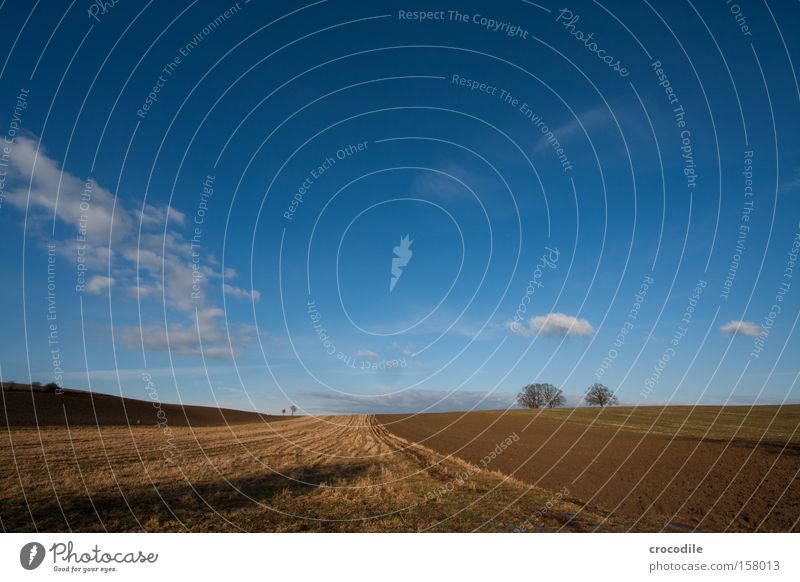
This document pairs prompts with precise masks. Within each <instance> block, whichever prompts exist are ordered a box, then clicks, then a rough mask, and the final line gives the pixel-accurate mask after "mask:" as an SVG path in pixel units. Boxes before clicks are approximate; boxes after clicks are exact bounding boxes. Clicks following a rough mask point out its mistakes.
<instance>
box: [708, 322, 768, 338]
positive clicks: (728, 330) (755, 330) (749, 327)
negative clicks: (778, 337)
mask: <svg viewBox="0 0 800 582" xmlns="http://www.w3.org/2000/svg"><path fill="white" fill-rule="evenodd" d="M719 330H720V331H721V332H722V333H724V334H725V335H742V336H745V337H758V336H760V335H761V334H762V333H763V330H762V329H761V328H760V327H759V326H758V325H756V324H755V323H753V322H752V321H739V320H737V319H732V320H731V321H729V322H728V323H726V324H724V325H721V326H720V328H719Z"/></svg>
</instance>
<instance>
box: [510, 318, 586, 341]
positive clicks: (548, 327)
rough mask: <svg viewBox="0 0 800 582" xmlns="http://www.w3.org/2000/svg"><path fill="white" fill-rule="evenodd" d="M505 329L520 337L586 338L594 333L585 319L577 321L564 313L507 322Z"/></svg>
mask: <svg viewBox="0 0 800 582" xmlns="http://www.w3.org/2000/svg"><path fill="white" fill-rule="evenodd" d="M506 327H507V328H508V329H510V330H511V331H513V332H514V333H515V334H517V335H521V336H533V335H539V334H540V335H543V336H562V337H587V336H590V335H592V334H593V333H594V327H592V324H591V323H589V321H588V320H586V319H579V318H577V317H574V316H572V315H566V314H564V313H548V314H547V315H537V316H536V317H532V318H531V319H530V320H528V323H527V325H526V324H525V323H524V322H517V321H509V322H507V323H506Z"/></svg>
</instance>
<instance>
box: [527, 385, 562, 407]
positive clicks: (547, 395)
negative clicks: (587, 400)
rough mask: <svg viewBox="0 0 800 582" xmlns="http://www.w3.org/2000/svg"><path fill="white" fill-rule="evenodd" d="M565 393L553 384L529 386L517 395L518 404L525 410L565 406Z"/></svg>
mask: <svg viewBox="0 0 800 582" xmlns="http://www.w3.org/2000/svg"><path fill="white" fill-rule="evenodd" d="M565 403H566V399H565V398H564V393H563V392H562V391H561V390H560V389H558V388H556V387H555V386H553V385H552V384H528V385H527V386H525V387H524V388H523V389H522V392H520V393H519V394H517V404H519V405H520V406H524V407H525V408H544V407H547V408H555V407H556V406H564V404H565Z"/></svg>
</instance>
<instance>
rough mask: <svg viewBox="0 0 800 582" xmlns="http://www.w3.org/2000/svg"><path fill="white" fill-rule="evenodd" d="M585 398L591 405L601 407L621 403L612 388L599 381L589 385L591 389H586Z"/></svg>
mask: <svg viewBox="0 0 800 582" xmlns="http://www.w3.org/2000/svg"><path fill="white" fill-rule="evenodd" d="M584 400H585V401H586V404H589V405H590V406H600V407H606V406H614V405H615V404H618V403H619V401H618V400H617V397H616V395H615V394H614V393H613V392H612V391H611V389H610V388H608V387H607V386H604V385H602V384H598V383H595V384H592V385H591V386H589V389H588V390H586V397H585V398H584Z"/></svg>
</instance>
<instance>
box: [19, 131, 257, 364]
mask: <svg viewBox="0 0 800 582" xmlns="http://www.w3.org/2000/svg"><path fill="white" fill-rule="evenodd" d="M37 150H38V151H37ZM10 162H11V163H10V164H9V178H8V180H9V184H11V185H12V187H11V188H9V189H8V195H7V197H8V201H9V203H10V204H11V205H13V206H15V207H16V208H18V209H20V210H22V211H25V210H26V209H27V212H28V218H29V220H30V223H29V224H31V225H32V226H33V227H34V228H33V229H32V232H36V228H37V227H38V228H39V229H40V235H41V238H42V239H43V240H49V239H50V232H49V230H50V225H51V224H52V220H53V216H54V214H55V217H56V219H57V221H58V222H59V226H60V227H63V226H66V227H67V228H68V229H70V232H69V233H66V234H65V235H64V236H63V240H60V241H58V242H59V244H58V249H59V250H58V252H59V253H60V254H61V255H62V256H64V257H65V258H66V259H67V260H68V261H74V260H76V257H77V250H78V246H77V245H78V244H79V243H78V241H77V237H76V233H78V232H81V231H85V236H86V243H80V244H83V246H84V247H85V248H82V249H81V252H82V254H83V257H84V260H85V264H86V266H87V267H88V269H89V270H90V272H89V273H88V274H87V275H88V276H89V278H88V283H87V285H86V291H87V292H89V293H92V294H99V293H102V292H103V291H104V290H106V289H108V287H109V286H110V285H112V284H113V285H114V287H115V288H121V289H123V290H124V291H125V292H126V295H128V296H130V297H132V298H137V299H139V300H144V299H150V300H154V301H159V302H162V301H163V302H164V303H165V304H164V305H163V306H161V307H162V309H163V308H170V309H172V310H174V312H173V314H170V319H175V318H176V317H178V318H180V319H181V320H183V323H178V324H174V323H172V322H170V323H169V334H167V331H166V330H165V329H164V322H163V319H162V318H158V320H160V321H159V322H158V323H154V324H148V323H145V324H143V329H140V328H139V327H138V326H137V327H133V328H127V329H122V330H121V337H122V340H123V342H125V343H126V344H128V345H129V346H130V347H132V348H134V349H140V348H141V346H142V343H144V346H145V348H148V349H153V350H166V349H172V350H173V351H175V352H176V353H179V354H184V355H197V354H199V353H200V347H199V346H200V340H202V346H203V353H204V354H205V355H206V356H209V357H225V356H230V355H231V354H232V353H233V351H234V350H232V349H231V347H230V344H232V345H233V346H234V348H235V347H236V346H240V345H244V344H245V343H247V341H248V340H247V338H246V337H244V336H241V334H242V333H244V332H243V331H242V330H244V329H245V328H246V326H238V327H237V326H236V325H226V326H224V327H223V326H222V325H221V323H220V322H219V318H220V316H221V315H223V313H222V310H220V309H219V308H217V307H215V306H214V305H213V303H212V300H213V299H214V297H211V296H210V293H209V292H210V291H212V290H213V289H214V285H211V284H210V281H212V280H213V281H214V282H216V281H217V280H220V279H223V276H222V275H223V274H222V272H221V271H220V265H219V262H218V261H217V260H216V259H214V257H213V256H211V255H209V254H206V255H205V256H203V257H201V260H200V269H199V271H198V272H197V273H196V272H194V271H193V268H192V252H193V250H194V249H193V248H192V246H191V244H190V243H189V241H188V239H187V237H186V236H185V235H184V233H183V232H182V231H181V227H183V226H185V225H186V222H187V220H186V217H185V215H184V214H183V213H181V212H180V211H178V210H177V209H175V208H172V207H171V206H168V205H152V204H143V205H140V206H139V208H137V209H130V208H126V207H125V206H124V205H123V204H122V203H121V202H120V201H119V200H116V199H115V196H114V194H112V193H111V192H109V191H108V190H106V189H105V188H103V186H102V185H101V184H99V183H98V182H96V181H94V180H88V179H87V180H83V179H79V178H78V177H76V176H74V175H72V174H70V173H69V172H67V171H64V170H63V169H62V168H61V167H60V164H59V163H58V162H57V161H56V160H54V159H53V158H51V157H49V156H48V154H47V152H46V151H45V150H44V148H41V147H40V144H39V143H38V142H37V141H36V140H35V139H33V138H31V137H29V136H21V137H18V138H17V140H16V142H15V145H14V147H13V149H12V151H11V156H10ZM29 190H30V194H29ZM62 231H63V228H59V229H57V230H56V232H57V234H61V233H62ZM109 265H112V267H113V269H114V270H113V272H112V276H110V277H109V276H102V275H99V274H94V275H93V274H92V273H91V271H92V270H94V271H100V272H107V269H108V267H109ZM198 274H199V275H200V276H199V279H198V277H197V275H198ZM225 274H226V275H228V276H235V275H236V272H235V271H234V270H233V269H226V273H225ZM195 284H199V285H200V293H199V295H198V294H197V293H195V294H194V296H193V292H194V291H195V289H194V288H193V286H194V285H195ZM222 292H223V293H229V294H231V295H233V296H235V297H245V296H246V297H248V298H250V299H252V300H253V301H258V300H259V299H260V294H259V293H258V291H255V290H251V291H246V290H244V289H241V288H238V287H233V286H228V285H223V289H222ZM175 312H176V313H175ZM195 312H197V313H198V315H197V316H196V315H195ZM158 320H157V321H158ZM225 329H231V330H233V331H231V334H232V337H231V338H230V342H229V338H228V337H227V333H225ZM198 331H199V334H200V335H199V336H198ZM245 335H251V334H245ZM240 336H241V337H240Z"/></svg>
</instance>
